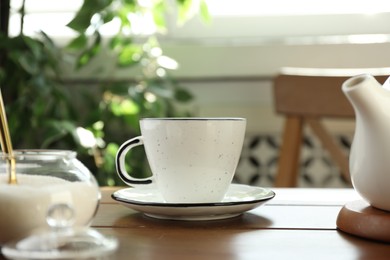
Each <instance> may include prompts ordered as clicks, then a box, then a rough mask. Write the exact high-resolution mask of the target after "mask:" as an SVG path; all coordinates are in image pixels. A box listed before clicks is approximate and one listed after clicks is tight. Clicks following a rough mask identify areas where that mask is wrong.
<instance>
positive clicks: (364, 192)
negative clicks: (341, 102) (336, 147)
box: [342, 74, 390, 211]
mask: <svg viewBox="0 0 390 260" xmlns="http://www.w3.org/2000/svg"><path fill="white" fill-rule="evenodd" d="M386 85H387V84H386V83H385V84H384V85H383V86H382V85H381V84H380V83H379V82H378V81H377V80H376V79H375V78H374V77H373V76H371V75H367V74H363V75H358V76H355V77H352V78H350V79H348V80H347V81H345V82H344V83H343V85H342V90H343V92H344V94H345V95H346V96H347V98H348V99H349V101H350V102H351V104H352V106H353V108H354V110H355V115H356V127H355V135H354V138H353V142H352V146H351V152H350V157H349V168H350V173H351V178H352V184H353V186H354V188H355V190H356V191H357V192H358V193H359V194H360V195H361V196H362V197H363V198H364V199H365V200H366V201H367V202H368V203H370V204H371V205H372V206H373V207H376V208H379V209H383V210H387V211H390V90H389V89H388V88H387V87H386Z"/></svg>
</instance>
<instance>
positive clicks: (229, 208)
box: [111, 184, 275, 221]
mask: <svg viewBox="0 0 390 260" xmlns="http://www.w3.org/2000/svg"><path fill="white" fill-rule="evenodd" d="M111 197H112V198H113V199H114V200H116V201H117V202H119V203H121V204H123V205H124V206H126V207H128V208H131V209H134V210H136V211H139V212H142V213H144V214H145V215H147V216H150V217H153V218H159V219H173V220H194V221H197V220H216V219H225V218H231V217H235V216H238V215H240V214H242V213H244V212H245V211H248V210H251V209H254V208H256V207H258V206H260V205H262V204H264V203H265V202H266V201H268V200H270V199H272V198H273V197H275V193H274V192H273V191H272V190H269V189H265V188H261V187H253V186H248V185H242V184H232V185H231V186H230V188H229V190H228V192H227V193H226V195H225V198H224V199H223V200H222V201H221V202H215V203H179V204H177V203H167V202H165V201H164V200H163V198H162V197H161V195H160V194H159V193H158V192H157V191H156V190H155V189H153V188H151V187H137V188H126V189H121V190H118V191H116V192H114V193H113V194H112V195H111Z"/></svg>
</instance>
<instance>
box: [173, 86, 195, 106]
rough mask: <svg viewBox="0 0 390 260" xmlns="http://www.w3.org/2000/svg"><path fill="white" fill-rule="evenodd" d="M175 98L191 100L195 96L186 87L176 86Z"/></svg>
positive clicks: (182, 100) (184, 100) (183, 100)
mask: <svg viewBox="0 0 390 260" xmlns="http://www.w3.org/2000/svg"><path fill="white" fill-rule="evenodd" d="M175 98H176V100H177V101H180V102H183V103H184V102H189V101H191V100H192V99H193V98H194V96H193V95H192V94H191V92H189V91H188V90H187V89H185V88H176V89H175Z"/></svg>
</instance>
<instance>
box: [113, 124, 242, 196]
mask: <svg viewBox="0 0 390 260" xmlns="http://www.w3.org/2000/svg"><path fill="white" fill-rule="evenodd" d="M140 126H141V134H142V136H138V137H135V138H133V139H130V140H128V141H126V142H125V143H123V144H122V146H121V147H120V148H119V150H118V153H117V156H116V168H117V172H118V175H119V176H120V178H121V179H122V180H123V181H124V182H125V183H126V184H128V185H130V186H139V185H154V184H155V186H156V189H157V190H158V191H159V192H160V193H161V195H162V197H163V198H164V199H165V201H166V202H169V203H207V202H219V201H221V200H222V199H223V197H224V195H225V193H226V192H227V189H228V188H229V185H230V184H231V182H232V179H233V176H234V173H235V170H236V168H237V164H238V161H239V158H240V154H241V150H242V146H243V142H244V137H245V129H246V119H244V118H146V119H142V120H141V121H140ZM139 145H144V147H145V152H146V156H147V158H148V162H149V165H150V168H151V170H152V174H153V175H152V177H149V178H144V179H138V178H134V177H132V176H130V175H129V174H128V173H127V172H126V168H125V156H126V154H127V152H128V151H129V150H130V149H132V148H134V147H136V146H139Z"/></svg>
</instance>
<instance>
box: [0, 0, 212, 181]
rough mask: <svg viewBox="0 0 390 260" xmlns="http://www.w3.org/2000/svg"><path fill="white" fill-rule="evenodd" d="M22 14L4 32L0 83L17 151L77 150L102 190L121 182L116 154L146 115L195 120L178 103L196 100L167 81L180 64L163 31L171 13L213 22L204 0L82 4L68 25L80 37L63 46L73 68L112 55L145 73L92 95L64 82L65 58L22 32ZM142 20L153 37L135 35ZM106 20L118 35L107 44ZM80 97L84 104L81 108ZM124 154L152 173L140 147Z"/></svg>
mask: <svg viewBox="0 0 390 260" xmlns="http://www.w3.org/2000/svg"><path fill="white" fill-rule="evenodd" d="M172 3H175V4H174V5H172ZM172 10H174V11H172ZM21 13H22V15H21V17H22V18H21V21H22V22H21V24H22V29H21V33H20V35H19V36H16V37H8V35H7V34H6V33H2V34H0V54H1V56H0V58H1V59H0V84H1V87H2V92H3V95H4V100H5V103H6V109H7V115H8V120H9V124H10V131H11V135H12V140H13V144H14V147H15V148H19V149H21V148H50V149H71V150H76V151H77V152H78V155H79V158H80V160H81V161H82V162H83V163H84V164H85V165H86V166H87V167H88V168H90V170H91V171H92V172H93V173H94V174H95V176H96V178H97V179H98V181H99V183H100V185H121V184H122V182H121V180H120V179H119V178H118V176H117V174H116V171H115V155H116V152H117V150H118V147H119V145H120V144H121V143H123V142H124V141H125V139H128V138H131V137H134V136H137V135H139V134H140V132H139V120H140V119H141V118H143V117H177V116H190V115H192V114H191V110H188V109H182V108H181V104H186V103H188V102H191V101H192V99H193V97H192V95H191V93H190V92H189V91H188V90H187V89H186V88H185V87H183V86H180V85H179V84H178V83H177V82H176V81H175V80H174V79H173V78H172V77H170V75H169V70H172V69H176V67H177V63H176V61H174V60H173V59H171V58H170V57H167V56H165V55H164V54H163V51H162V48H161V47H160V44H159V42H158V34H161V33H165V32H166V31H167V20H166V17H167V15H172V13H173V14H175V15H177V21H178V23H179V24H180V23H184V22H186V21H188V20H189V19H191V18H192V17H193V16H194V15H196V14H200V17H201V18H202V19H203V20H204V21H208V20H209V19H210V18H209V16H208V11H207V6H206V4H205V2H204V1H203V0H199V1H196V0H176V1H164V0H150V1H141V0H139V1H135V0H84V2H83V5H82V6H81V8H80V10H79V11H78V12H77V13H76V15H75V17H74V18H73V20H72V21H70V23H69V24H68V26H69V27H70V28H72V29H73V30H75V31H76V32H77V33H78V34H77V36H76V37H75V38H74V39H73V40H71V41H70V42H69V44H68V46H67V47H66V50H67V54H69V53H71V54H73V55H74V56H75V59H74V64H75V68H76V69H81V68H84V67H87V66H90V65H91V64H93V62H94V60H98V59H99V55H104V53H107V52H109V53H111V54H113V56H115V61H116V64H115V68H114V69H123V68H125V69H128V68H132V67H134V68H138V69H139V71H140V73H139V75H137V77H136V80H135V81H134V82H131V83H128V82H121V81H114V80H112V79H107V80H104V81H102V82H105V83H102V84H100V85H98V86H94V89H93V90H92V91H91V90H89V91H85V89H86V88H87V87H85V86H81V88H76V90H75V89H73V88H70V87H69V86H68V84H64V82H63V81H62V79H61V77H60V75H61V73H60V72H61V68H60V60H62V59H63V57H62V55H64V53H63V52H62V51H61V50H60V49H59V48H58V47H57V46H56V45H55V44H54V43H53V41H52V40H51V39H50V37H48V36H47V35H46V34H45V33H43V32H42V33H41V34H40V37H39V38H31V37H28V36H25V35H23V16H24V13H23V8H22V9H21ZM140 21H141V22H142V23H144V22H148V23H149V24H150V25H152V28H153V29H154V31H153V33H151V34H150V33H149V34H142V35H140V34H139V33H137V28H135V27H136V26H135V25H136V24H137V23H138V24H139V23H140ZM109 23H111V24H112V23H115V24H116V25H117V31H116V32H115V33H114V34H113V35H112V36H111V37H110V38H109V39H103V37H102V35H101V30H102V28H103V27H104V26H106V25H107V24H109ZM142 26H143V25H142ZM142 26H141V28H142ZM101 65H102V66H106V65H107V64H101ZM67 86H68V87H67ZM75 95H77V98H75ZM75 99H78V100H82V106H81V107H80V106H79V105H75ZM127 157H128V158H127V162H128V163H127V164H128V172H129V173H130V174H131V175H133V176H138V177H145V176H148V175H150V169H149V166H148V164H147V162H146V156H145V153H144V151H143V149H142V148H139V149H135V150H133V151H132V153H131V154H129V156H127Z"/></svg>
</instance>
